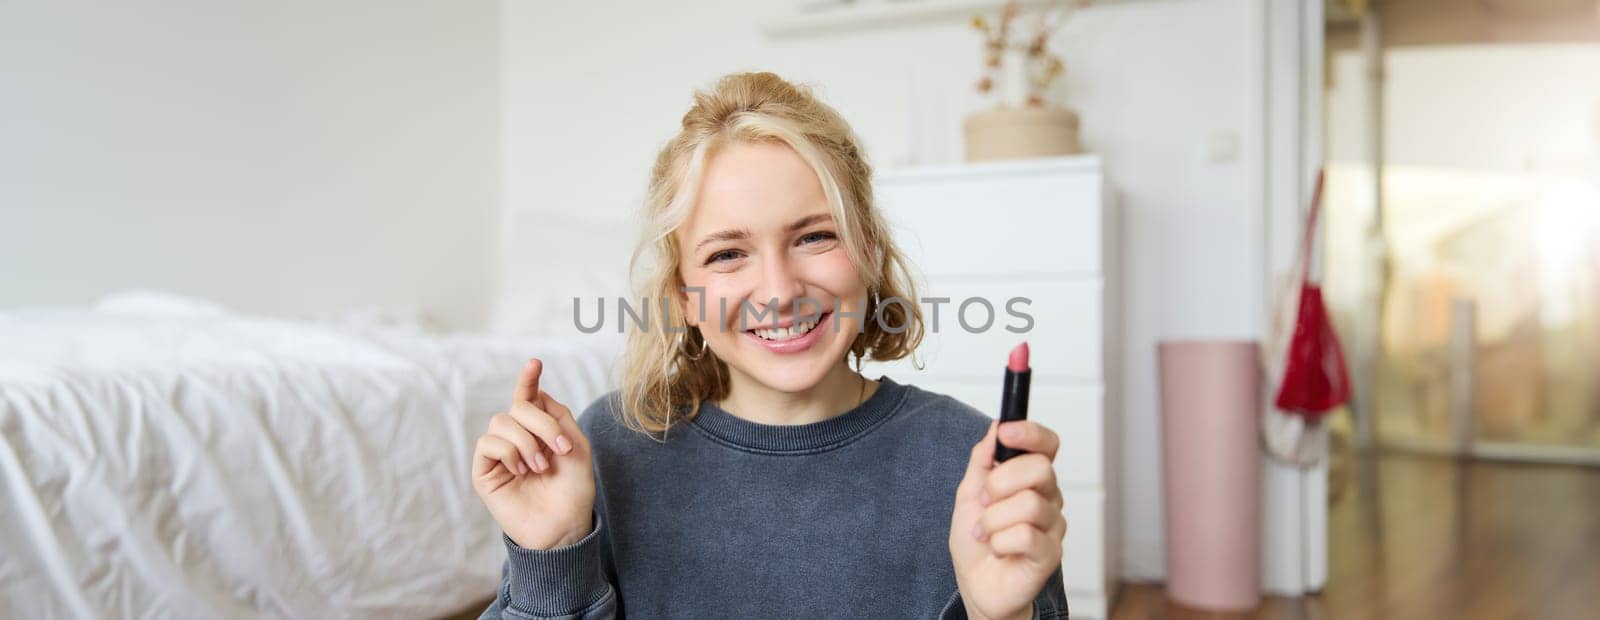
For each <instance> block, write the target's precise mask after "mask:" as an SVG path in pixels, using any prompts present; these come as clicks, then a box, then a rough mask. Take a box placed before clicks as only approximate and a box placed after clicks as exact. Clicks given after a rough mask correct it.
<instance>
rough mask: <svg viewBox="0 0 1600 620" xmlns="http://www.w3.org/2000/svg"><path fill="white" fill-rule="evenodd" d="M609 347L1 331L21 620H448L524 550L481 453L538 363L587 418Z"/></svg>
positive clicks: (1, 421)
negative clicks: (495, 420)
mask: <svg viewBox="0 0 1600 620" xmlns="http://www.w3.org/2000/svg"><path fill="white" fill-rule="evenodd" d="M616 350H617V342H616V340H615V339H614V338H608V337H604V336H599V335H596V336H581V335H578V336H574V337H572V338H568V339H529V338H521V339H517V338H508V337H491V336H448V337H436V336H426V335H420V334H415V333H408V332H406V331H403V330H392V329H379V328H361V327H351V326H334V325H328V324H314V323H307V322H291V321H279V320H268V319H262V318H252V317H241V316H233V315H227V314H212V315H205V314H200V315H190V316H162V315H148V314H107V313H96V312H92V311H87V310H85V311H48V312H45V311H33V312H13V313H0V617H6V618H11V617H15V618H40V617H71V618H102V617H128V618H147V617H149V618H161V617H170V618H202V617H204V618H216V617H259V616H266V617H294V618H346V617H386V618H388V617H405V618H422V617H434V616H440V615H444V614H448V613H452V612H456V611H459V610H461V609H462V608H463V607H465V606H467V605H470V604H472V603H474V602H477V601H481V600H483V599H485V598H487V597H491V596H493V594H494V590H495V586H496V584H497V583H498V580H499V576H500V573H499V570H500V563H501V560H502V559H503V558H504V549H503V548H502V547H501V545H500V540H499V530H498V528H497V527H496V526H495V524H494V522H493V520H492V519H490V517H489V516H488V514H487V513H486V512H485V511H484V509H483V507H482V505H481V504H480V503H479V502H478V500H477V497H476V496H475V495H474V494H473V491H472V488H471V486H470V484H469V481H468V474H467V472H468V466H469V459H470V455H471V448H472V443H473V441H474V440H475V439H476V437H477V435H478V434H479V433H481V432H482V431H483V428H484V426H485V424H486V423H487V420H488V417H489V416H490V415H492V414H493V413H494V412H495V411H500V410H503V409H504V408H505V406H506V405H507V401H508V400H509V398H510V394H511V389H512V382H513V381H514V378H515V375H516V373H517V371H518V370H519V369H520V367H521V364H522V363H523V361H524V360H525V359H526V358H527V357H529V356H540V357H542V358H544V359H545V360H546V371H545V373H544V380H543V383H542V387H544V389H545V390H547V391H549V392H550V393H551V394H552V395H554V396H555V397H557V398H559V399H562V400H563V401H565V402H566V403H567V404H568V405H569V406H571V407H573V408H574V409H575V410H578V409H581V407H583V406H584V405H586V404H588V403H589V402H590V401H592V400H593V399H594V398H596V397H598V396H599V395H600V394H602V393H603V392H604V391H605V390H606V389H608V386H609V381H608V378H609V371H610V368H611V362H612V359H613V356H614V352H615V351H616Z"/></svg>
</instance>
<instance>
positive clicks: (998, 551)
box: [950, 420, 1067, 619]
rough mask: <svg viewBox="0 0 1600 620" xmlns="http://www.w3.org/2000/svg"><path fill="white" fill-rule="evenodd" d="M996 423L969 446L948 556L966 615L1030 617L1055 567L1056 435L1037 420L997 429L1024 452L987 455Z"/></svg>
mask: <svg viewBox="0 0 1600 620" xmlns="http://www.w3.org/2000/svg"><path fill="white" fill-rule="evenodd" d="M997 427H998V424H997V423H991V424H990V425H989V432H988V434H986V435H984V436H983V439H981V440H979V441H978V444H977V445H975V446H973V447H972V456H971V457H970V458H969V459H968V461H967V473H966V475H965V476H964V477H963V478H962V479H961V485H960V486H958V487H957V488H956V504H955V510H954V511H953V514H952V515H951V517H950V558H951V560H952V561H953V562H954V563H955V571H956V584H957V588H959V589H960V591H961V599H962V602H963V603H964V604H965V605H966V608H967V615H968V616H969V617H971V618H993V619H1002V618H1029V617H1032V614H1033V601H1034V599H1035V598H1036V597H1038V596H1039V593H1040V591H1042V590H1043V589H1044V584H1045V580H1046V579H1048V578H1049V577H1050V576H1051V575H1052V574H1053V573H1054V572H1055V570H1056V568H1057V567H1058V566H1060V565H1061V540H1062V539H1063V538H1064V537H1065V536H1066V533H1067V521H1066V519H1065V518H1063V517H1062V516H1061V488H1060V487H1059V486H1057V485H1056V474H1055V468H1054V466H1053V465H1052V464H1051V461H1052V460H1054V459H1055V456H1056V448H1057V446H1058V445H1059V442H1058V440H1057V438H1056V434H1055V433H1053V432H1051V431H1050V429H1047V428H1045V427H1043V426H1040V425H1039V424H1038V423H1036V422H1032V421H1028V420H1019V421H1015V422H1007V423H1006V424H1005V426H1003V427H998V429H999V434H1000V441H1001V443H1003V444H1005V445H1006V446H1007V447H1011V448H1019V449H1022V450H1026V451H1028V454H1023V455H1021V456H1017V457H1013V458H1011V459H1008V460H1006V461H1005V462H1004V463H999V464H996V463H995V461H994V442H995V433H996V429H997Z"/></svg>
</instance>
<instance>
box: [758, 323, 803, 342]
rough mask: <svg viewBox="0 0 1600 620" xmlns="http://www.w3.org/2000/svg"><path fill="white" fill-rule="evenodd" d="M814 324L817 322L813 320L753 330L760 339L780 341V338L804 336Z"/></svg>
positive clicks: (789, 338) (788, 338) (787, 338)
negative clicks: (787, 325)
mask: <svg viewBox="0 0 1600 620" xmlns="http://www.w3.org/2000/svg"><path fill="white" fill-rule="evenodd" d="M816 326H817V324H816V323H815V322H807V323H795V324H794V325H790V326H789V327H779V328H777V329H757V330H754V331H755V333H756V335H757V336H759V337H761V339H763V340H780V341H781V340H791V339H794V338H799V337H801V336H804V335H806V332H809V331H811V329H812V328H813V327H816Z"/></svg>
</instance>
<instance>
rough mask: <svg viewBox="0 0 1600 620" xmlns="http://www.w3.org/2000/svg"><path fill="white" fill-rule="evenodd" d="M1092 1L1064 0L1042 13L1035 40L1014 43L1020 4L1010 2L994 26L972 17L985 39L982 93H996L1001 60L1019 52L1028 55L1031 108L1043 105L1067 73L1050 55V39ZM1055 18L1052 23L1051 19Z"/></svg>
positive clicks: (1064, 65)
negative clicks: (1013, 23) (1057, 80)
mask: <svg viewBox="0 0 1600 620" xmlns="http://www.w3.org/2000/svg"><path fill="white" fill-rule="evenodd" d="M1092 1H1093V0H1064V1H1061V2H1052V3H1050V5H1049V6H1046V7H1044V8H1043V9H1042V10H1040V11H1039V14H1038V23H1037V25H1036V26H1035V28H1034V31H1033V33H1032V36H1026V37H1023V38H1022V39H1020V40H1018V41H1012V37H1011V32H1012V22H1014V21H1016V19H1017V16H1018V15H1019V14H1020V13H1021V12H1022V6H1021V4H1020V3H1019V2H1018V1H1017V0H1011V1H1010V2H1007V3H1006V4H1005V7H1004V8H1002V9H1001V10H1000V20H999V22H998V23H996V24H993V25H991V24H990V23H989V20H987V19H984V17H983V16H982V15H974V16H972V28H973V29H974V30H977V31H978V32H980V33H982V35H983V74H982V75H980V76H979V78H978V81H977V83H976V84H975V87H976V88H977V89H978V92H980V93H987V92H990V91H992V90H994V86H995V73H996V72H998V71H999V70H1000V59H1001V56H1002V55H1003V54H1004V53H1005V52H1006V50H1019V51H1022V52H1023V53H1024V54H1026V60H1025V63H1026V64H1025V67H1026V73H1027V76H1028V77H1027V79H1028V105H1030V106H1039V105H1044V93H1045V92H1046V90H1047V89H1049V87H1050V85H1051V84H1052V83H1054V82H1055V80H1056V79H1058V78H1060V77H1061V75H1062V74H1063V73H1065V72H1066V64H1065V63H1064V62H1062V60H1061V57H1060V56H1058V55H1056V54H1055V53H1054V52H1052V51H1050V37H1051V35H1053V34H1055V32H1056V30H1058V29H1060V28H1061V25H1062V24H1063V23H1065V22H1066V21H1067V18H1068V17H1070V16H1071V14H1072V12H1073V11H1075V10H1077V9H1081V8H1083V7H1086V6H1089V5H1090V4H1091V3H1092ZM1052 18H1053V19H1052Z"/></svg>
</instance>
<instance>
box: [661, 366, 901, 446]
mask: <svg viewBox="0 0 1600 620" xmlns="http://www.w3.org/2000/svg"><path fill="white" fill-rule="evenodd" d="M906 390H907V388H906V386H903V385H900V384H898V383H895V382H894V381H893V380H891V379H889V378H888V377H879V378H878V389H877V391H874V392H873V393H872V395H871V396H868V397H867V399H866V400H865V401H863V402H862V403H861V404H860V405H857V406H856V407H855V408H853V409H850V410H848V411H845V412H844V413H841V414H839V415H836V416H833V417H831V418H828V419H826V420H822V421H820V422H811V423H809V424H792V425H774V424H761V423H759V422H751V421H749V420H746V419H744V418H741V417H739V416H736V415H734V414H732V413H729V412H728V411H727V410H724V409H723V408H721V407H718V406H717V405H715V404H712V403H711V402H710V401H706V402H702V403H700V409H699V411H697V412H696V413H695V416H694V418H693V419H692V420H690V423H691V424H693V425H694V426H695V427H696V428H699V429H700V430H702V431H705V432H706V434H708V435H710V436H711V438H712V439H713V440H716V441H718V442H719V443H723V444H727V445H729V446H731V447H734V448H738V449H742V450H746V451H751V452H763V453H772V454H810V453H814V452H823V451H826V450H831V449H833V448H836V447H839V446H841V445H844V444H846V443H848V442H849V441H850V440H852V439H855V438H857V437H860V436H861V435H865V434H866V433H867V432H869V431H871V430H872V429H873V428H876V427H877V426H878V425H879V424H882V423H883V422H884V421H885V420H888V419H889V418H890V417H891V416H893V415H894V412H895V410H897V409H899V407H900V402H901V401H902V400H904V396H905V393H906Z"/></svg>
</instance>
